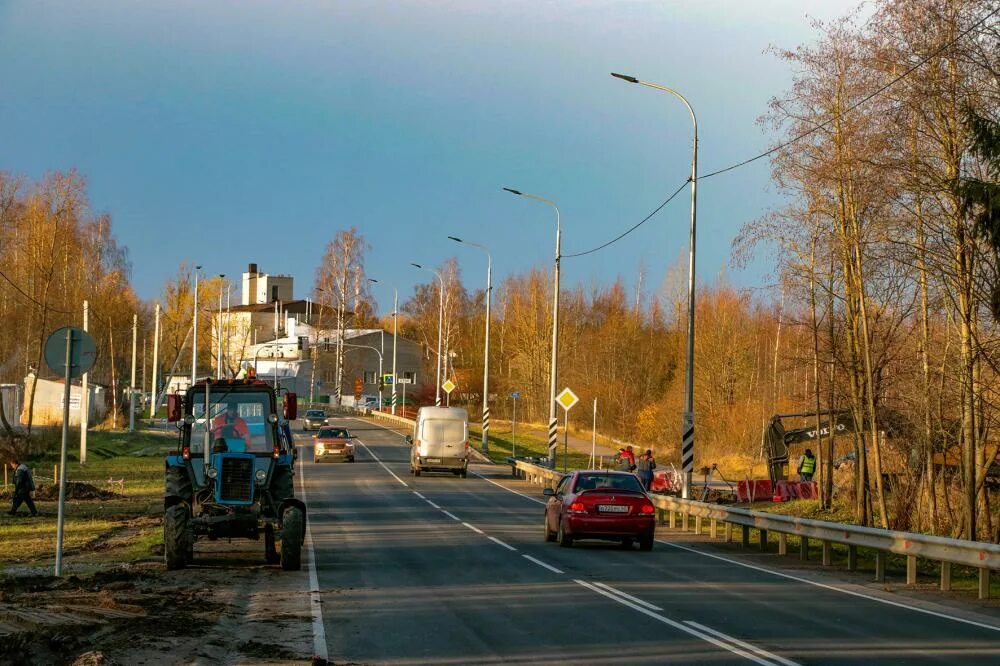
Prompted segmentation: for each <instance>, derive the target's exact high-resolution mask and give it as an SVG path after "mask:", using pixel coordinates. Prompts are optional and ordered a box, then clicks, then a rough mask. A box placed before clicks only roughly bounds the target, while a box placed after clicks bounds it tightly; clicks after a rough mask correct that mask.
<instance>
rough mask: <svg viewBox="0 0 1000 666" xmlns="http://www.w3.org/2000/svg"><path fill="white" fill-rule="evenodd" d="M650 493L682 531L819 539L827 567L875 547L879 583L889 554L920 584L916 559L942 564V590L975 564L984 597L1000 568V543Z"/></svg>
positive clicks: (545, 482)
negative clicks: (838, 553) (843, 554)
mask: <svg viewBox="0 0 1000 666" xmlns="http://www.w3.org/2000/svg"><path fill="white" fill-rule="evenodd" d="M513 470H514V474H515V476H518V477H520V478H523V479H526V480H527V481H529V482H531V483H535V484H537V485H541V486H547V487H555V484H556V483H558V482H559V480H560V479H561V478H562V476H563V475H562V473H561V472H556V471H554V470H551V469H548V468H546V467H540V466H538V465H533V464H531V463H527V462H524V461H520V460H519V461H516V462H515V463H513ZM651 497H652V500H653V505H654V506H656V508H657V515H658V517H659V522H660V524H661V525H662V524H667V525H669V526H670V527H671V528H677V527H679V528H680V529H681V530H682V531H688V530H690V529H693V530H694V532H695V534H702V533H703V532H704V528H705V526H706V523H707V525H708V532H709V535H710V536H711V537H712V538H713V539H714V538H718V536H719V527H720V526H721V527H722V529H723V533H724V538H725V540H726V541H733V531H734V530H733V527H734V526H736V527H739V528H740V532H741V534H740V536H741V541H742V544H743V546H744V547H749V546H750V541H751V535H752V532H753V531H754V530H756V532H757V535H758V536H757V542H758V546H759V548H760V550H761V551H766V550H767V547H768V538H769V537H768V535H769V533H771V532H774V533H775V534H777V535H778V554H779V555H785V554H787V550H788V535H790V534H791V535H794V536H797V537H799V557H800V559H803V560H804V559H807V558H808V553H809V539H815V540H817V541H819V542H820V544H821V545H822V558H823V559H822V561H823V565H825V566H829V565H830V564H831V560H832V545H833V544H835V543H838V544H842V545H845V546H847V568H848V569H849V570H852V571H853V570H856V569H857V565H858V552H857V549H858V548H867V549H869V550H873V551H875V581H876V582H879V583H881V582H884V581H885V567H886V556H887V554H888V553H893V554H896V555H902V556H904V557H905V558H906V582H907V584H908V585H915V584H916V582H917V558H924V559H927V560H933V561H937V562H940V565H941V579H940V588H941V590H942V591H948V590H950V589H951V568H952V565H955V564H957V565H960V566H968V567H973V568H975V569H977V570H978V572H979V598H980V599H986V598H988V597H989V594H990V571H991V570H993V569H1000V545H997V544H992V543H985V542H982V541H964V540H961V539H949V538H946V537H939V536H931V535H928V534H916V533H913V532H897V531H893V530H882V529H878V528H874V527H860V526H857V525H848V524H845V523H831V522H826V521H822V520H810V519H808V518H799V517H796V516H786V515H781V514H776V513H767V512H764V511H751V510H749V509H740V508H736V507H729V506H724V505H719V504H708V503H705V502H696V501H694V500H685V499H681V498H679V497H673V496H670V495H652V496H651ZM692 519H693V522H694V524H693V526H692Z"/></svg>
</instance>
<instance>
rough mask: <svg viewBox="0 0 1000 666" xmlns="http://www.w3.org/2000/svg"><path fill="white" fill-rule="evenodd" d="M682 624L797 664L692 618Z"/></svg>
mask: <svg viewBox="0 0 1000 666" xmlns="http://www.w3.org/2000/svg"><path fill="white" fill-rule="evenodd" d="M598 585H600V583H598ZM684 624H687V625H690V626H692V627H694V628H695V629H700V630H701V631H704V632H705V633H708V634H712V635H713V636H715V637H716V638H721V639H722V640H724V641H729V642H730V643H733V644H734V645H739V646H740V647H741V648H744V649H746V650H750V651H751V652H756V653H757V654H759V655H760V656H762V657H764V658H765V659H770V660H771V661H773V662H775V663H778V664H784V666H799V665H798V664H797V663H796V662H794V661H792V660H790V659H785V658H784V657H780V656H778V655H776V654H773V653H771V652H768V651H767V650H765V649H764V648H761V647H757V646H756V645H753V644H752V643H747V642H746V641H741V640H740V639H738V638H734V637H732V636H730V635H729V634H724V633H722V632H721V631H719V630H717V629H712V628H711V627H706V626H705V625H703V624H700V623H698V622H695V621H694V620H684Z"/></svg>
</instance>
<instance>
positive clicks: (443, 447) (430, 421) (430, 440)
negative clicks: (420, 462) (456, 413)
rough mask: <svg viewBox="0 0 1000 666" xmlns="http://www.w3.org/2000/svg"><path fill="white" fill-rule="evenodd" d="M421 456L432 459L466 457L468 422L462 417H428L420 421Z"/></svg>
mask: <svg viewBox="0 0 1000 666" xmlns="http://www.w3.org/2000/svg"><path fill="white" fill-rule="evenodd" d="M420 424H421V425H420V429H421V432H420V433H419V434H420V437H419V439H420V454H419V455H420V456H421V457H422V458H429V459H431V460H435V459H440V460H444V459H446V458H457V457H463V458H464V457H465V443H466V441H468V438H469V437H468V424H467V423H466V422H465V421H464V420H462V419H448V418H427V419H423V420H422V421H421V422H420Z"/></svg>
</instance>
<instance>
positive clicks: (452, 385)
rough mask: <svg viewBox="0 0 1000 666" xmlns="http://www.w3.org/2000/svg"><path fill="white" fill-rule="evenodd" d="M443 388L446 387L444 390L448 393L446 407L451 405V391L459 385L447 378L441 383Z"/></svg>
mask: <svg viewBox="0 0 1000 666" xmlns="http://www.w3.org/2000/svg"><path fill="white" fill-rule="evenodd" d="M441 388H442V389H444V392H445V394H446V397H445V407H451V392H452V391H454V390H455V389H456V388H458V387H457V386H456V385H455V382H453V381H451V380H450V379H446V380H444V384H441Z"/></svg>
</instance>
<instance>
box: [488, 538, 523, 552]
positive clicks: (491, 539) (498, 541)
mask: <svg viewBox="0 0 1000 666" xmlns="http://www.w3.org/2000/svg"><path fill="white" fill-rule="evenodd" d="M487 538H488V539H489V540H490V541H492V542H493V543H496V544H499V545H501V546H503V547H504V548H506V549H507V550H513V551H516V550H517V548H514V546H512V545H510V544H509V543H504V542H503V541H501V540H500V539H498V538H496V537H495V536H491V537H487Z"/></svg>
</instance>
